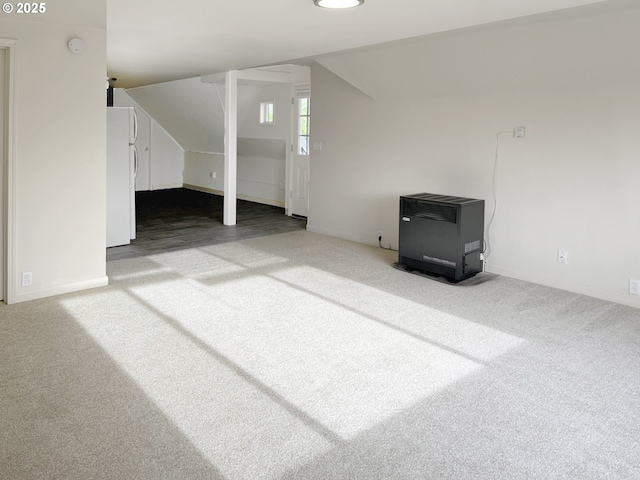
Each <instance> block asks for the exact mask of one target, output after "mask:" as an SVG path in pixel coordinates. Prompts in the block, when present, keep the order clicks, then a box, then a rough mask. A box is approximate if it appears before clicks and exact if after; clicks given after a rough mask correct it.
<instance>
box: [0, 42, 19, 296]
mask: <svg viewBox="0 0 640 480" xmlns="http://www.w3.org/2000/svg"><path fill="white" fill-rule="evenodd" d="M16 44H17V40H14V39H6V38H0V48H1V49H3V50H4V51H5V62H4V63H5V64H4V68H5V71H4V76H5V88H4V90H5V91H4V92H0V95H4V100H5V102H4V112H3V113H4V120H5V123H4V132H3V134H4V149H3V151H2V153H1V154H0V155H1V159H2V162H1V168H2V171H3V173H4V178H3V181H2V185H1V188H0V191H1V195H2V203H1V205H2V209H1V210H2V211H1V212H0V221H1V222H2V227H3V228H2V239H1V240H0V245H1V247H2V248H1V251H0V255H2V262H1V265H2V268H1V271H0V275H2V292H1V293H2V298H3V299H4V302H5V303H6V304H10V303H14V299H15V289H16V284H15V278H16V276H15V245H16V242H15V228H14V225H15V218H16V214H15V205H16V202H15V192H16V168H15V166H16V165H15V158H16V156H15V139H16V137H15V112H16V89H15V87H16V81H15V76H16V75H15V73H16V69H15V65H16Z"/></svg>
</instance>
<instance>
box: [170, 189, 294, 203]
mask: <svg viewBox="0 0 640 480" xmlns="http://www.w3.org/2000/svg"><path fill="white" fill-rule="evenodd" d="M181 186H182V187H183V188H186V189H188V190H195V191H197V192H203V193H211V194H213V195H220V196H221V197H224V192H223V191H222V190H217V189H215V188H209V187H200V186H198V185H190V184H188V183H183V184H182V185H181ZM236 197H237V198H238V199H239V200H246V201H248V202H253V203H261V204H263V205H271V206H272V207H280V208H284V202H281V201H279V200H272V199H270V198H262V197H252V196H251V195H244V194H242V193H238V194H237V195H236Z"/></svg>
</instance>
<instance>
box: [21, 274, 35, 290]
mask: <svg viewBox="0 0 640 480" xmlns="http://www.w3.org/2000/svg"><path fill="white" fill-rule="evenodd" d="M32 283H33V273H32V272H22V286H23V287H28V286H29V285H31V284H32Z"/></svg>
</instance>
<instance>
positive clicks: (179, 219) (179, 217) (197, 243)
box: [107, 188, 306, 261]
mask: <svg viewBox="0 0 640 480" xmlns="http://www.w3.org/2000/svg"><path fill="white" fill-rule="evenodd" d="M222 207H223V198H222V197H221V196H219V195H211V194H208V193H202V192H196V191H194V190H187V189H185V188H176V189H171V190H156V191H152V192H136V224H137V235H136V236H137V238H136V239H135V240H133V241H132V242H131V244H130V245H123V246H121V247H111V248H107V261H110V260H119V259H122V258H132V257H140V256H144V255H150V254H154V253H161V252H167V251H173V250H180V249H184V248H193V247H201V246H204V245H213V244H216V243H223V242H231V241H234V240H241V239H245V238H252V237H261V236H264V235H273V234H276V233H284V232H290V231H293V230H301V229H305V228H306V220H305V219H297V218H291V217H288V216H286V215H285V214H284V209H283V208H279V207H272V206H270V205H262V204H259V203H253V202H247V201H245V200H238V203H237V224H236V225H234V226H225V225H224V224H223V223H222Z"/></svg>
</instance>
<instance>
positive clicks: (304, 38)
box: [73, 0, 629, 88]
mask: <svg viewBox="0 0 640 480" xmlns="http://www.w3.org/2000/svg"><path fill="white" fill-rule="evenodd" d="M73 1H74V2H78V1H79V0H73ZM628 1H629V0H609V1H608V2H602V1H601V0H517V1H514V0H482V1H479V0H446V1H442V0H366V1H365V4H364V5H363V6H361V7H358V8H354V9H347V10H339V11H332V10H326V9H321V8H318V7H316V6H315V5H314V4H313V1H312V0H243V1H228V0H227V1H223V0H185V1H182V2H175V1H173V0H136V1H131V0H108V2H107V57H108V74H109V76H111V77H116V78H118V81H117V82H116V86H118V87H124V88H127V87H133V86H141V85H149V84H154V83H159V82H166V81H170V80H176V79H180V78H190V77H196V76H198V75H203V74H210V73H218V72H224V71H228V70H234V69H238V70H242V69H246V68H253V67H258V66H263V65H274V64H279V63H291V61H293V60H299V59H309V58H312V57H315V56H317V55H322V54H327V53H332V52H338V51H342V50H347V49H353V48H359V47H364V46H367V45H373V44H380V43H384V42H390V41H397V40H401V39H407V38H412V37H418V36H422V35H428V34H434V33H438V32H444V31H449V30H455V29H460V28H465V27H470V26H474V25H481V24H487V23H491V22H497V21H502V20H508V19H513V18H519V17H525V16H529V15H535V14H540V13H544V12H550V11H556V10H562V9H567V8H572V7H578V6H584V5H589V4H598V3H608V4H611V3H620V2H628ZM85 3H90V2H85Z"/></svg>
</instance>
